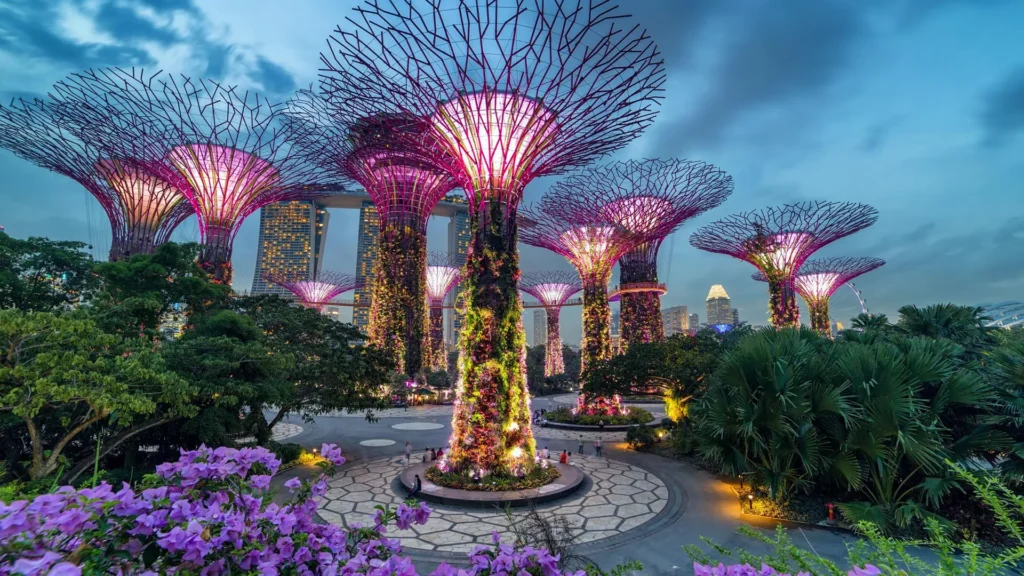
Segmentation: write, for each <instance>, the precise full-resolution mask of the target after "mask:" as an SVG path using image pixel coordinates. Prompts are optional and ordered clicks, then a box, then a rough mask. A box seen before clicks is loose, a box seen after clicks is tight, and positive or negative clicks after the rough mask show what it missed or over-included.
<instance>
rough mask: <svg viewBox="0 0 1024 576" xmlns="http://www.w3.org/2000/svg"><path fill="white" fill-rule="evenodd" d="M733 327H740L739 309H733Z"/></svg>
mask: <svg viewBox="0 0 1024 576" xmlns="http://www.w3.org/2000/svg"><path fill="white" fill-rule="evenodd" d="M732 325H733V326H739V325H740V311H739V309H738V308H733V309H732Z"/></svg>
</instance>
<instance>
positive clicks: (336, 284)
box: [268, 272, 362, 312]
mask: <svg viewBox="0 0 1024 576" xmlns="http://www.w3.org/2000/svg"><path fill="white" fill-rule="evenodd" d="M268 280H270V281H271V282H273V283H274V284H277V285H278V286H280V287H282V288H284V289H285V290H287V291H289V292H291V293H292V294H294V295H295V298H296V299H297V301H298V302H299V304H301V305H303V306H305V307H306V308H312V309H313V310H316V311H318V312H322V311H323V309H324V306H326V305H328V304H330V303H331V300H334V298H335V297H337V296H339V295H341V294H344V293H345V292H348V291H349V290H355V289H356V288H361V287H362V281H361V280H358V279H356V277H355V276H353V275H352V274H344V273H341V272H320V273H318V274H317V275H316V276H314V277H313V278H310V279H308V280H290V279H288V278H285V277H279V276H271V277H269V278H268Z"/></svg>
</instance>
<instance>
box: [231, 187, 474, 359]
mask: <svg viewBox="0 0 1024 576" xmlns="http://www.w3.org/2000/svg"><path fill="white" fill-rule="evenodd" d="M328 208H348V209H358V210H359V240H358V242H357V244H356V277H357V278H358V279H360V280H362V281H363V282H364V283H365V286H364V287H363V288H360V289H358V290H356V292H355V298H354V302H355V303H356V304H369V303H370V288H371V286H372V285H373V264H374V262H375V261H376V260H377V236H378V234H379V231H380V226H379V224H378V219H377V209H376V207H374V205H373V201H371V200H370V196H369V195H368V194H366V192H364V191H362V190H356V191H353V192H344V193H338V194H333V195H330V196H326V197H323V198H318V199H316V200H315V201H306V200H298V201H291V202H278V203H277V204H270V205H268V206H265V207H264V208H262V209H261V210H260V236H259V247H258V248H257V251H256V271H255V274H253V280H252V291H251V292H252V294H279V295H281V296H283V297H285V298H292V294H291V292H288V291H287V290H285V289H284V288H281V287H279V286H277V285H275V284H274V283H272V282H269V281H268V280H267V277H268V276H281V277H285V278H294V279H296V280H301V279H308V278H311V277H313V276H315V275H316V274H317V273H318V272H319V271H320V266H321V264H322V262H323V255H324V247H325V246H324V245H325V243H326V239H327V224H328V221H329V219H330V214H329V213H328V212H327V209H328ZM432 215H433V216H443V217H448V218H449V221H448V253H449V254H459V255H462V256H465V255H466V251H467V250H468V249H469V207H468V206H467V205H466V201H465V199H464V198H462V197H461V196H458V195H449V196H447V197H446V198H445V199H444V200H442V201H441V202H438V203H437V207H436V208H434V211H433V213H432ZM459 292H460V289H458V288H457V289H455V290H452V291H451V293H450V294H449V295H448V304H454V302H455V300H456V298H458V295H459ZM445 315H446V317H445V340H447V341H448V343H449V344H451V343H453V342H454V341H455V336H456V335H457V334H458V333H459V329H460V328H461V327H462V317H461V316H462V315H461V314H457V313H455V311H454V310H452V309H448V310H445ZM369 320H370V309H369V308H368V307H366V306H362V307H359V306H357V307H355V308H353V309H352V321H353V323H354V324H355V325H356V326H358V327H359V328H360V329H362V330H366V326H367V324H369Z"/></svg>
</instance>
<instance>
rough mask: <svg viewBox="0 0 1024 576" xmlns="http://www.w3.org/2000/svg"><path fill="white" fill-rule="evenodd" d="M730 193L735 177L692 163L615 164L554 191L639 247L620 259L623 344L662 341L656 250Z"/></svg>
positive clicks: (556, 194)
mask: <svg viewBox="0 0 1024 576" xmlns="http://www.w3.org/2000/svg"><path fill="white" fill-rule="evenodd" d="M731 193H732V177H730V176H729V175H728V174H726V173H725V172H722V171H721V170H719V169H717V168H715V167H714V166H712V165H710V164H706V163H704V162H697V161H689V160H677V159H671V160H629V161H626V162H612V163H610V164H606V165H604V166H600V167H596V168H592V169H588V170H585V171H583V172H582V173H580V174H577V175H574V176H572V177H571V178H568V179H566V180H565V181H564V182H562V183H561V184H560V185H559V186H557V187H556V188H555V189H553V190H552V191H551V196H552V197H553V198H559V201H560V202H564V203H569V202H574V201H579V199H585V201H586V202H593V203H594V204H595V205H599V206H602V207H603V211H604V216H605V217H606V218H607V219H609V220H611V221H613V222H616V223H618V224H620V225H621V226H623V227H624V228H626V229H627V230H629V231H630V232H632V233H633V234H634V235H636V236H637V238H638V240H640V242H639V243H638V244H636V246H634V247H633V248H632V249H630V250H629V251H628V252H626V253H625V254H623V256H622V258H621V259H620V260H619V282H620V286H619V293H620V294H621V298H620V299H621V303H620V308H619V312H620V314H621V324H620V326H621V334H622V343H623V345H624V346H628V345H629V344H631V343H633V342H651V341H652V340H661V339H662V338H664V335H665V331H664V325H663V324H662V319H661V300H660V295H661V293H662V292H663V287H662V286H661V285H659V284H658V248H660V247H661V243H662V241H663V240H664V239H665V237H666V236H668V235H669V234H671V233H672V232H674V231H675V230H676V229H678V228H679V226H681V225H682V224H683V222H685V221H686V220H688V219H690V218H693V217H694V216H697V215H698V214H701V213H703V212H705V211H707V210H710V209H712V208H714V207H716V206H718V205H720V204H721V203H722V202H724V201H725V199H726V198H728V197H729V194H731Z"/></svg>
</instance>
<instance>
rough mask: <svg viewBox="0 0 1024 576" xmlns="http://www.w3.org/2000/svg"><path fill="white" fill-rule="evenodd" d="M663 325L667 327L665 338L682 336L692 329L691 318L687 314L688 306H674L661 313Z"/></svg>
mask: <svg viewBox="0 0 1024 576" xmlns="http://www.w3.org/2000/svg"><path fill="white" fill-rule="evenodd" d="M661 323H662V324H663V325H664V327H665V337H666V338H668V337H669V336H672V335H673V334H682V333H683V332H686V331H687V330H689V329H690V317H689V316H688V315H687V314H686V306H672V307H671V308H665V309H663V310H662V311H661Z"/></svg>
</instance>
